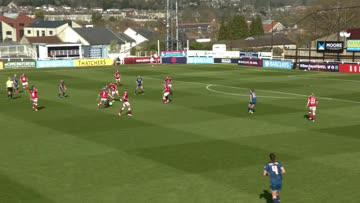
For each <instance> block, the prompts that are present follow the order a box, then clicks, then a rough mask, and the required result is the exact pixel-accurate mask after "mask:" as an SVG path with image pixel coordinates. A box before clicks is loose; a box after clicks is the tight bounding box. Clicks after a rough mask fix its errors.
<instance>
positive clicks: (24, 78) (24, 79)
mask: <svg viewBox="0 0 360 203" xmlns="http://www.w3.org/2000/svg"><path fill="white" fill-rule="evenodd" d="M20 80H21V83H26V82H27V80H28V79H27V78H26V76H21V77H20Z"/></svg>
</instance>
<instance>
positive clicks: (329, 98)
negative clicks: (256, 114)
mask: <svg viewBox="0 0 360 203" xmlns="http://www.w3.org/2000/svg"><path fill="white" fill-rule="evenodd" d="M215 86H223V87H228V88H233V89H242V90H248V89H249V88H242V87H234V86H227V85H217V84H207V85H206V90H208V91H209V92H213V93H219V94H225V95H231V96H249V95H245V94H239V93H231V92H225V91H219V90H214V89H212V88H211V87H215ZM257 91H258V92H268V93H275V94H283V95H289V96H293V97H276V96H261V97H263V98H272V99H295V97H305V98H307V97H308V95H304V94H296V93H290V92H281V91H274V90H259V89H258V90H257ZM258 97H259V98H261V97H260V96H259V95H258ZM318 98H319V99H322V100H328V101H337V102H345V103H352V104H360V101H353V100H347V99H337V98H331V97H318Z"/></svg>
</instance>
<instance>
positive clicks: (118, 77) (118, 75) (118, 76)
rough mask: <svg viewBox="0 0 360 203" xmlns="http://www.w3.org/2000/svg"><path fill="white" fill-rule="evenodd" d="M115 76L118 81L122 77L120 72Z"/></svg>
mask: <svg viewBox="0 0 360 203" xmlns="http://www.w3.org/2000/svg"><path fill="white" fill-rule="evenodd" d="M114 76H115V79H117V80H118V79H120V77H121V75H120V73H119V72H116V73H115V75H114Z"/></svg>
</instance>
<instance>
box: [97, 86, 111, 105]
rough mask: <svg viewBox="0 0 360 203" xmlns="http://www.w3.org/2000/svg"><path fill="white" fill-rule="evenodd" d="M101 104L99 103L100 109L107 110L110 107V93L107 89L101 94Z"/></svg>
mask: <svg viewBox="0 0 360 203" xmlns="http://www.w3.org/2000/svg"><path fill="white" fill-rule="evenodd" d="M99 97H100V100H99V103H98V108H106V107H108V106H109V97H110V95H109V92H108V90H107V89H106V88H103V89H102V90H101V91H100V93H99Z"/></svg>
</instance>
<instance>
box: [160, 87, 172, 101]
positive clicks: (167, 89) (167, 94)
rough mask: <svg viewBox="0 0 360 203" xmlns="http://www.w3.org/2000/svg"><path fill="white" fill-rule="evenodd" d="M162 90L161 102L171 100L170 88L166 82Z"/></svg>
mask: <svg viewBox="0 0 360 203" xmlns="http://www.w3.org/2000/svg"><path fill="white" fill-rule="evenodd" d="M163 88H164V90H163V98H162V100H163V103H164V104H168V103H169V102H170V101H171V100H170V94H171V89H170V87H169V86H168V85H167V84H164V86H163Z"/></svg>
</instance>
